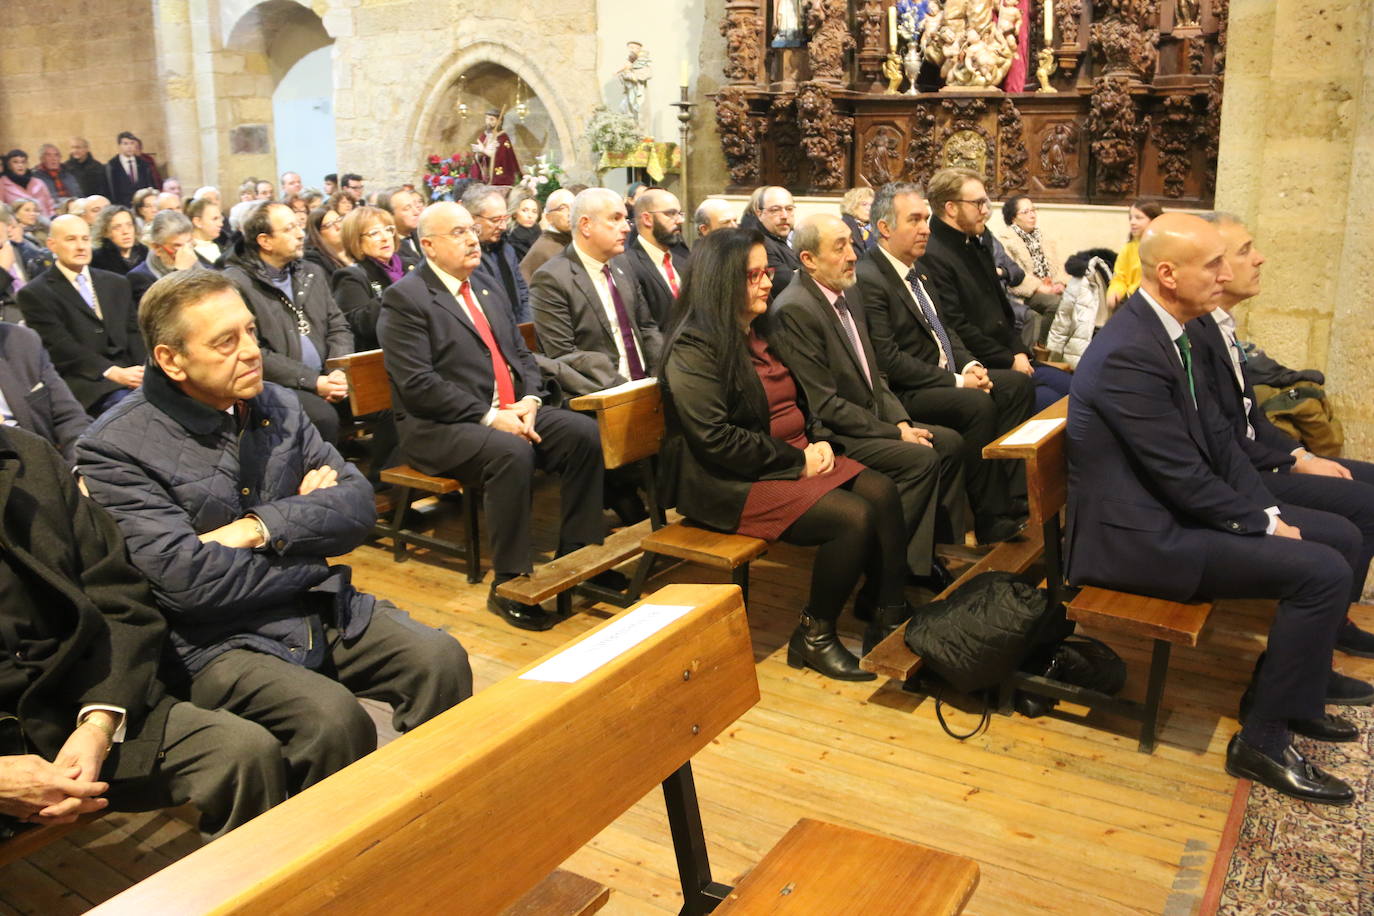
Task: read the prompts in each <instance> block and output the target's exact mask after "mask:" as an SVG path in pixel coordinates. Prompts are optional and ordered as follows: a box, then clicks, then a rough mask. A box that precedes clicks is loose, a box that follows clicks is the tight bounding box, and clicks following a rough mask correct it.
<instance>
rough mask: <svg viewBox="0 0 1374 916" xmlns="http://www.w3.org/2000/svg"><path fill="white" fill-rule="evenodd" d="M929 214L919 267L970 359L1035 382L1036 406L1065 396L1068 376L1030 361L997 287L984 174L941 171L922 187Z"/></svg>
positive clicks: (990, 205) (960, 170) (1009, 306)
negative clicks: (1006, 370)
mask: <svg viewBox="0 0 1374 916" xmlns="http://www.w3.org/2000/svg"><path fill="white" fill-rule="evenodd" d="M926 193H927V194H928V195H929V200H930V209H931V211H932V213H933V214H934V216H935V218H934V219H933V220H932V221H931V224H930V241H929V242H928V243H927V246H926V253H925V254H924V255H923V256H922V257H921V266H922V267H923V268H924V270H925V272H926V274H927V275H929V276H930V278H931V279H932V280H934V281H935V282H934V287H935V294H936V296H937V297H938V298H939V305H940V314H941V315H942V316H943V317H944V319H945V322H946V324H947V325H948V326H950V327H952V328H953V329H954V331H955V333H957V334H958V335H959V338H960V339H961V340H962V341H963V342H964V346H966V347H967V348H968V351H969V352H970V353H972V354H973V357H974V358H975V359H977V360H978V361H979V362H981V363H982V364H983V365H984V366H986V367H987V368H989V369H1014V370H1016V371H1017V372H1020V373H1021V374H1022V375H1027V376H1031V377H1032V378H1033V379H1035V384H1036V388H1037V390H1036V394H1035V397H1036V405H1035V407H1036V410H1042V409H1044V408H1045V407H1048V406H1049V405H1050V404H1053V403H1054V402H1055V401H1057V400H1059V399H1060V398H1062V397H1063V396H1064V395H1066V394H1068V393H1069V376H1068V373H1066V372H1061V371H1059V370H1058V369H1054V368H1051V367H1050V366H1041V365H1036V364H1034V363H1033V361H1032V359H1031V352H1030V348H1029V347H1027V346H1026V344H1025V343H1024V342H1023V341H1022V340H1021V335H1020V332H1019V331H1017V329H1016V316H1015V315H1014V314H1013V312H1012V310H1011V303H1010V301H1008V299H1007V296H1006V293H1005V292H1004V290H1003V289H1002V283H1001V281H1000V280H999V279H998V276H997V266H996V264H995V263H994V259H993V247H992V246H993V241H994V240H993V237H992V233H991V232H989V231H988V228H987V221H988V214H989V213H991V212H992V203H991V202H990V201H989V200H988V195H987V190H986V189H985V188H984V187H983V179H982V178H981V177H979V175H978V173H977V172H974V171H971V170H969V169H954V168H950V169H940V171H938V172H936V173H935V174H934V176H932V177H931V179H930V184H929V186H928V187H927V189H926Z"/></svg>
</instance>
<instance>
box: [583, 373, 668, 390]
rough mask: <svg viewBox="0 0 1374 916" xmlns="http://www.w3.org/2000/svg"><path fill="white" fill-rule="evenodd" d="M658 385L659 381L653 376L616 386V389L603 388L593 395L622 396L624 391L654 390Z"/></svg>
mask: <svg viewBox="0 0 1374 916" xmlns="http://www.w3.org/2000/svg"><path fill="white" fill-rule="evenodd" d="M657 384H658V379H656V378H654V377H653V376H649V377H647V378H638V379H634V380H633V381H629V382H624V383H622V384H619V385H616V386H615V387H614V388H603V389H601V390H600V391H593V392H592V394H596V395H605V394H620V393H621V392H622V391H635V390H636V389H639V388H652V387H653V386H654V385H657Z"/></svg>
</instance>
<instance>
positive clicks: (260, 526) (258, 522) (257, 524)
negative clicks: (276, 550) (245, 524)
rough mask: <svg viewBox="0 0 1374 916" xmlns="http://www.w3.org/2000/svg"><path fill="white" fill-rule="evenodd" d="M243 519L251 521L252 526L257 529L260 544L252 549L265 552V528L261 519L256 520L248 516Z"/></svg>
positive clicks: (253, 516)
mask: <svg viewBox="0 0 1374 916" xmlns="http://www.w3.org/2000/svg"><path fill="white" fill-rule="evenodd" d="M245 518H247V519H248V520H249V521H251V522H252V523H253V525H254V526H255V527H256V528H257V529H258V540H260V541H262V543H261V544H259V545H257V546H256V547H254V548H253V549H254V550H266V549H267V526H266V525H264V524H263V523H262V519H260V518H258V517H257V516H256V515H248V516H245Z"/></svg>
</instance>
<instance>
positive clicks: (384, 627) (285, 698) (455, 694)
mask: <svg viewBox="0 0 1374 916" xmlns="http://www.w3.org/2000/svg"><path fill="white" fill-rule="evenodd" d="M325 634H326V638H327V639H329V641H330V651H329V654H328V657H327V660H326V662H325V664H324V666H323V667H322V668H321V669H320V670H319V671H312V670H310V669H309V668H304V667H302V666H300V665H294V664H292V663H291V662H288V661H286V660H284V659H280V658H277V657H276V656H275V655H266V654H264V653H262V652H254V651H252V650H250V649H231V650H230V651H228V652H225V653H224V654H223V655H220V656H218V657H217V658H215V659H214V661H212V662H210V664H208V665H206V666H205V668H203V669H202V670H201V671H200V672H199V673H197V674H196V675H195V677H193V678H192V679H191V701H192V702H193V703H195V704H196V705H197V706H200V707H203V708H205V709H223V710H226V711H228V712H232V713H234V714H235V715H237V716H240V717H241V718H244V719H247V720H249V721H251V722H256V723H257V724H259V725H261V726H262V727H263V728H265V729H267V731H269V732H271V733H272V735H273V736H274V737H275V738H276V740H277V741H278V742H280V746H281V754H282V757H283V758H284V759H285V761H286V768H287V778H288V788H289V789H290V791H291V792H292V793H295V792H299V791H300V790H301V789H304V788H305V787H307V786H311V785H314V784H315V783H317V782H319V781H320V780H321V779H324V778H325V777H326V776H329V775H330V774H331V773H334V772H336V771H338V770H341V769H343V768H344V767H346V766H348V765H349V764H350V763H352V762H353V761H355V760H357V759H359V758H360V757H362V756H364V755H366V754H369V753H371V752H372V751H373V750H375V749H376V747H377V729H376V726H374V725H373V724H372V719H371V718H369V717H368V714H367V712H366V711H365V710H364V709H363V708H362V706H360V705H359V704H358V699H357V698H358V697H369V698H371V699H374V700H381V701H382V702H384V703H389V704H390V705H391V706H392V707H393V708H394V710H395V714H394V719H393V721H394V722H395V726H396V730H397V731H402V732H404V731H409V730H410V729H412V728H415V727H416V726H418V725H421V724H423V723H424V722H427V721H429V720H430V719H432V718H433V717H435V716H437V715H438V714H439V713H441V712H443V711H444V710H446V709H448V708H449V707H451V706H454V705H455V704H457V703H459V702H461V701H462V700H465V699H467V698H468V697H470V696H472V669H471V668H470V667H469V666H468V656H467V652H466V651H464V649H463V647H462V646H461V645H460V644H459V642H458V640H456V639H454V638H453V637H452V636H450V635H448V634H447V633H445V632H444V631H442V630H436V629H434V628H433V627H427V626H423V625H421V624H419V623H417V622H416V621H414V620H413V619H411V617H410V615H408V614H406V613H405V612H404V611H402V610H400V609H398V608H397V607H396V606H395V605H393V604H391V603H390V602H386V601H378V602H377V607H376V610H374V611H373V614H372V620H371V622H369V623H368V625H367V629H366V630H364V631H363V633H362V635H361V636H359V637H358V638H357V639H355V640H353V641H352V642H347V641H345V640H343V639H342V638H340V636H339V632H338V630H336V629H334V628H333V627H330V626H326V627H325Z"/></svg>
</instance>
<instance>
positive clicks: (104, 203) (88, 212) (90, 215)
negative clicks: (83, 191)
mask: <svg viewBox="0 0 1374 916" xmlns="http://www.w3.org/2000/svg"><path fill="white" fill-rule="evenodd" d="M109 205H110V199H109V198H108V197H102V196H101V195H99V194H92V195H91V196H90V197H87V198H86V206H85V209H83V210H82V211H81V218H82V219H84V220H85V221H86V224H87V225H90V224H91V223H94V222H95V218H96V217H97V216H99V215H100V211H101V210H104V209H105V208H106V207H108V206H109Z"/></svg>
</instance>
